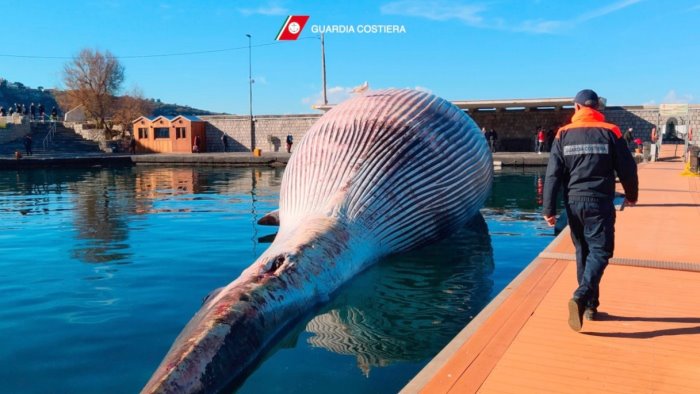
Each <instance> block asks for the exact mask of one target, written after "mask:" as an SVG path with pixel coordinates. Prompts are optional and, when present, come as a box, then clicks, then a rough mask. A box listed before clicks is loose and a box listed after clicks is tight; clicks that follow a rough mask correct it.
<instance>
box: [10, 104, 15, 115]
mask: <svg viewBox="0 0 700 394" xmlns="http://www.w3.org/2000/svg"><path fill="white" fill-rule="evenodd" d="M14 113H15V107H13V106H10V116H12V115H14Z"/></svg>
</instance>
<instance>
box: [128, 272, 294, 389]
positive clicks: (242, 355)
mask: <svg viewBox="0 0 700 394" xmlns="http://www.w3.org/2000/svg"><path fill="white" fill-rule="evenodd" d="M279 264H281V262H280V261H279V260H278V261H277V263H273V264H272V265H271V266H270V267H269V268H270V269H271V270H279V268H280V266H279ZM253 279H255V281H242V282H239V281H236V282H234V283H233V284H231V285H229V286H227V287H226V288H224V289H222V290H221V291H220V292H218V294H212V295H210V296H209V298H208V299H206V300H205V302H204V305H203V306H202V308H201V309H200V310H199V311H198V312H197V314H196V315H195V316H194V317H193V318H192V320H190V322H189V323H188V324H187V326H186V327H185V329H184V330H183V331H182V332H181V333H180V335H179V336H178V338H177V339H176V340H175V342H174V344H173V346H172V347H171V348H170V350H169V351H168V354H167V355H166V356H165V358H164V359H163V361H162V362H161V364H160V366H159V367H158V369H157V370H156V372H155V373H154V375H153V377H152V378H151V379H150V380H149V382H148V383H147V384H146V386H145V387H144V389H143V390H142V391H141V392H142V393H183V392H185V393H190V392H219V391H221V390H223V389H226V388H227V387H232V386H234V385H236V384H237V383H240V382H241V380H242V379H243V378H244V377H245V376H247V374H248V373H249V371H250V370H251V368H252V367H254V366H255V365H256V364H257V362H258V361H259V360H260V357H261V356H262V355H263V354H265V352H266V350H267V349H268V347H269V344H271V343H274V341H273V339H274V338H276V337H277V336H278V335H279V333H280V332H281V331H282V330H283V329H284V328H285V327H288V326H289V325H290V324H292V323H293V322H294V321H295V319H294V316H289V313H288V311H289V309H290V308H289V307H284V305H283V304H281V303H279V302H278V300H279V298H280V297H279V295H278V293H279V291H278V290H279V289H283V288H285V287H286V286H287V285H286V284H285V281H284V280H282V279H281V278H279V277H278V276H276V275H275V274H274V272H273V273H268V274H266V275H264V276H260V277H257V278H253ZM261 282H262V283H261ZM276 293H277V294H276ZM270 304H279V305H270ZM295 306H296V305H295Z"/></svg>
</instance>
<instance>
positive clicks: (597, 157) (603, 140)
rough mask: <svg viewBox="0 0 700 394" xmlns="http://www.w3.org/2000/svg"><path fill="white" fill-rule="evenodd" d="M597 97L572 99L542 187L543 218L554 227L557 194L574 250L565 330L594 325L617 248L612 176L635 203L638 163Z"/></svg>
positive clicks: (580, 94)
mask: <svg viewBox="0 0 700 394" xmlns="http://www.w3.org/2000/svg"><path fill="white" fill-rule="evenodd" d="M598 101H599V99H598V95H597V94H596V92H594V91H592V90H590V89H585V90H582V91H580V92H578V94H576V98H575V99H574V116H573V117H572V118H571V123H570V124H568V125H566V126H564V127H562V128H560V129H559V132H558V133H557V136H556V138H555V140H554V145H553V146H552V152H551V153H550V155H549V164H548V165H547V174H546V177H545V184H544V196H543V210H542V213H543V215H544V219H545V220H546V221H547V224H548V225H549V226H554V225H555V224H556V207H557V195H558V194H559V189H560V187H561V186H563V189H564V207H565V209H566V214H567V218H568V222H569V228H570V230H571V240H572V241H573V243H574V246H575V247H576V279H577V280H578V288H577V289H576V291H575V292H574V294H573V297H572V298H571V300H569V304H568V308H569V327H571V328H572V329H573V330H574V331H580V330H581V327H582V324H583V319H584V318H585V319H586V320H595V319H596V316H597V313H598V306H599V305H600V301H599V296H600V280H601V278H602V277H603V271H605V268H606V267H607V265H608V260H609V259H610V257H612V255H613V251H614V248H615V206H614V205H613V198H614V196H615V175H616V174H617V177H618V178H620V183H621V184H622V188H623V189H624V190H625V201H624V204H626V205H630V206H632V205H634V204H636V202H637V197H638V192H639V181H638V178H637V164H636V163H635V161H634V158H632V154H631V153H630V151H629V149H628V148H627V146H626V144H625V141H624V140H623V139H622V138H621V137H622V135H621V133H620V129H619V128H618V127H617V126H615V125H614V124H611V123H605V116H604V115H603V114H602V113H600V112H598V111H597V110H596V108H598Z"/></svg>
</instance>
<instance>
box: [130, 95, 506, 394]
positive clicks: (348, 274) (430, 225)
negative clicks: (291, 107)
mask: <svg viewBox="0 0 700 394" xmlns="http://www.w3.org/2000/svg"><path fill="white" fill-rule="evenodd" d="M492 176H493V164H492V158H491V152H490V151H489V149H488V147H487V145H486V141H485V140H484V138H483V135H482V134H481V132H480V131H479V129H478V127H477V126H476V124H475V123H474V122H473V121H472V120H471V119H470V118H469V117H468V116H467V115H466V114H465V113H464V112H463V111H461V110H460V109H459V108H457V107H455V106H454V105H452V104H451V103H449V102H448V101H446V100H444V99H441V98H439V97H437V96H435V95H432V94H429V93H426V92H422V91H416V90H409V89H390V90H382V91H374V92H369V93H365V94H363V95H361V96H357V97H354V98H352V99H350V100H348V101H346V102H344V103H342V104H340V105H338V106H336V107H335V108H334V109H332V110H331V111H329V112H328V113H326V114H325V115H323V116H322V117H321V118H320V119H319V120H318V121H317V122H316V123H315V124H314V125H313V126H312V127H311V128H310V129H309V131H308V132H307V133H306V134H305V136H304V137H303V139H302V141H301V142H300V144H299V146H298V148H297V149H296V150H295V152H294V154H293V155H292V157H291V158H290V161H289V163H288V165H287V168H286V170H285V173H284V176H283V179H282V185H281V189H280V208H279V213H278V216H279V224H280V228H279V232H278V234H277V236H276V238H275V240H274V241H273V243H272V244H271V245H270V247H269V248H268V249H267V250H266V251H265V252H264V253H263V254H262V255H261V256H260V257H259V258H258V259H257V260H256V261H255V262H254V263H253V264H252V265H251V266H250V267H249V268H247V269H246V270H245V271H244V272H243V273H242V274H241V275H240V276H239V277H238V278H237V279H236V280H234V281H233V282H231V283H230V284H229V285H227V286H226V287H224V288H222V289H220V290H219V291H218V292H216V293H215V294H212V295H211V296H210V297H208V298H207V299H206V301H205V302H204V304H203V305H202V307H201V309H200V310H199V311H198V312H197V313H196V314H195V316H194V317H193V318H192V320H190V322H189V323H188V324H187V326H186V327H185V328H184V330H183V331H182V332H181V333H180V335H179V336H178V337H177V339H176V340H175V343H174V344H173V345H172V347H171V348H170V350H169V352H168V354H167V355H166V356H165V358H164V359H163V361H162V362H161V364H160V366H159V367H158V369H157V370H156V372H155V373H154V374H153V376H152V377H151V379H150V380H149V382H148V383H147V384H146V386H145V387H144V389H143V391H142V392H143V393H190V392H217V391H220V390H222V389H223V388H225V387H226V386H227V385H228V384H230V382H231V381H233V380H234V379H237V378H239V377H240V376H241V375H242V374H244V373H245V371H246V370H247V369H248V368H249V367H250V366H251V365H252V364H253V363H254V362H255V360H256V359H258V358H259V357H260V356H261V353H262V352H264V350H265V349H266V348H268V347H269V346H270V344H271V342H272V341H273V339H274V338H276V337H278V336H279V335H280V334H281V333H282V332H283V330H284V329H285V328H287V327H288V326H289V325H290V324H291V323H293V322H295V320H296V319H298V318H299V317H300V316H302V315H303V314H304V313H305V312H306V311H308V310H309V309H310V308H312V307H313V306H314V305H317V304H319V303H321V302H324V301H326V300H328V298H329V296H330V295H331V294H332V293H333V292H334V291H335V290H337V289H338V288H339V287H340V286H341V285H342V284H344V283H346V282H347V281H348V280H350V279H351V278H352V277H353V276H355V275H356V274H357V273H359V272H360V271H362V270H364V269H365V268H367V267H368V266H369V265H371V264H373V263H375V262H376V261H377V260H378V259H380V258H382V257H383V256H386V255H389V254H392V253H398V252H403V251H406V250H409V249H412V248H416V247H418V246H422V245H424V244H427V243H430V242H433V241H435V240H438V239H440V238H442V237H444V236H445V235H447V234H450V233H451V232H453V231H455V230H456V229H458V228H460V227H461V226H463V225H464V224H465V223H466V222H467V220H469V219H470V218H471V217H473V216H474V215H476V214H477V213H478V210H479V208H480V207H481V206H482V205H483V203H484V201H485V199H486V197H487V195H488V193H489V191H490V188H491V181H492Z"/></svg>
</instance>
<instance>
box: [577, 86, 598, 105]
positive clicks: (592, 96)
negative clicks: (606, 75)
mask: <svg viewBox="0 0 700 394" xmlns="http://www.w3.org/2000/svg"><path fill="white" fill-rule="evenodd" d="M574 103H578V104H581V105H583V106H584V107H591V108H597V107H598V94H597V93H596V92H594V91H592V90H591V89H583V90H582V91H580V92H578V93H576V97H575V98H574Z"/></svg>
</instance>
